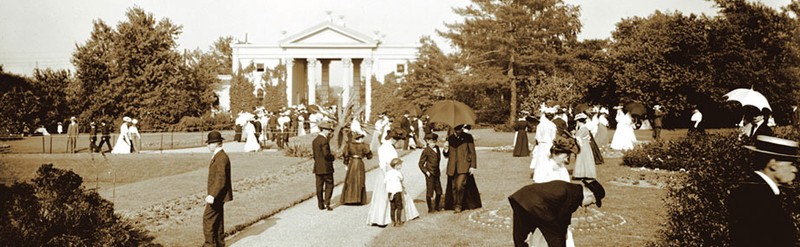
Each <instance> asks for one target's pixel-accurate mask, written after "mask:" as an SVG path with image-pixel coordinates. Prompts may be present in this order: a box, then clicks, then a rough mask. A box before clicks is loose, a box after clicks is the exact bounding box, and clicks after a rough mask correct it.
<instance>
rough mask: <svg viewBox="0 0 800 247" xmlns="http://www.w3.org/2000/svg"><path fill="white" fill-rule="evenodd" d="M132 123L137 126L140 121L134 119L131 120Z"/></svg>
mask: <svg viewBox="0 0 800 247" xmlns="http://www.w3.org/2000/svg"><path fill="white" fill-rule="evenodd" d="M131 123H133V124H137V123H139V120H136V119H135V118H134V119H133V120H131Z"/></svg>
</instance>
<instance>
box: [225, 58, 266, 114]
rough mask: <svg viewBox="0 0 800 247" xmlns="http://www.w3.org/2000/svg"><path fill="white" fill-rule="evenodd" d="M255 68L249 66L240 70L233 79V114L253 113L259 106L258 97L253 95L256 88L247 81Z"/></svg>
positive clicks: (231, 92) (231, 91)
mask: <svg viewBox="0 0 800 247" xmlns="http://www.w3.org/2000/svg"><path fill="white" fill-rule="evenodd" d="M254 69H255V68H254V67H253V66H252V64H251V66H248V67H247V68H244V69H242V68H239V69H238V70H236V73H235V74H234V75H233V76H232V77H231V89H230V98H231V113H233V114H238V113H240V112H253V110H254V109H255V107H256V106H257V105H258V104H259V102H258V101H257V100H256V96H255V95H254V94H253V91H254V90H255V86H253V83H252V82H250V80H249V79H247V76H245V75H247V74H250V73H251V72H252V71H253V70H254Z"/></svg>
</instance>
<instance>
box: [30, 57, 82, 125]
mask: <svg viewBox="0 0 800 247" xmlns="http://www.w3.org/2000/svg"><path fill="white" fill-rule="evenodd" d="M31 84H32V86H33V88H34V89H35V90H36V92H37V94H38V95H39V104H40V105H42V108H40V109H42V111H41V112H40V113H39V114H38V115H39V118H41V119H42V120H43V121H44V122H45V124H47V125H51V124H55V123H56V122H61V121H65V120H66V119H68V118H69V117H70V114H72V110H73V109H71V107H70V106H71V105H72V104H74V102H70V100H74V98H69V97H68V95H67V93H68V92H69V90H65V89H68V88H70V87H71V86H73V83H72V74H71V73H70V72H69V71H68V70H52V69H49V68H48V69H34V70H33V78H32V80H31Z"/></svg>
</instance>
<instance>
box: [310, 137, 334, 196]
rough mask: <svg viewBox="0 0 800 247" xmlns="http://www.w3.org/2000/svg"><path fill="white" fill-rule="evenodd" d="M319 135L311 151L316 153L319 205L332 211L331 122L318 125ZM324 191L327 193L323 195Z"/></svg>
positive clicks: (312, 143) (332, 157)
mask: <svg viewBox="0 0 800 247" xmlns="http://www.w3.org/2000/svg"><path fill="white" fill-rule="evenodd" d="M318 127H319V129H320V132H319V135H318V136H317V137H316V138H314V141H312V142H311V151H313V153H314V174H315V175H316V177H317V207H319V210H325V209H326V208H327V209H328V211H332V210H333V208H332V207H331V195H333V160H334V159H335V157H334V156H333V154H332V153H331V146H330V142H329V140H328V138H329V137H330V134H331V131H333V126H332V125H331V123H329V122H322V123H320V124H319V125H318ZM323 191H324V192H325V194H324V195H323Z"/></svg>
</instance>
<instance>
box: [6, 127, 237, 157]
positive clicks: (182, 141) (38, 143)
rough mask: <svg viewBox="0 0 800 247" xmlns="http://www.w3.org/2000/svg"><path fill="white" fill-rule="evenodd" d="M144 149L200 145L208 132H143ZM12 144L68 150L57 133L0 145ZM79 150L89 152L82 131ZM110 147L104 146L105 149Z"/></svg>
mask: <svg viewBox="0 0 800 247" xmlns="http://www.w3.org/2000/svg"><path fill="white" fill-rule="evenodd" d="M221 133H222V137H224V138H225V139H226V140H233V135H234V132H233V131H232V130H227V131H222V132H221ZM141 135H142V149H143V150H161V149H175V148H189V147H199V146H204V145H205V142H204V141H205V139H206V136H207V135H208V132H161V133H142V134H141ZM117 137H118V134H112V135H111V147H112V148H113V147H114V144H115V143H116V142H117ZM2 144H6V145H10V146H11V153H53V154H57V153H65V152H66V150H67V135H66V134H61V135H59V134H55V135H49V136H29V137H25V138H24V139H22V140H15V141H3V142H0V145H2ZM97 144H100V135H98V136H97ZM76 146H77V148H76V149H77V150H78V152H80V153H88V152H89V134H86V133H81V135H80V136H78V141H77V144H76ZM107 149H108V147H107V146H104V147H103V150H107Z"/></svg>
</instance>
